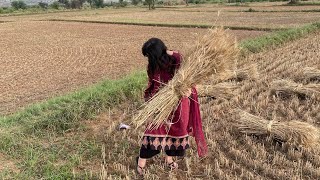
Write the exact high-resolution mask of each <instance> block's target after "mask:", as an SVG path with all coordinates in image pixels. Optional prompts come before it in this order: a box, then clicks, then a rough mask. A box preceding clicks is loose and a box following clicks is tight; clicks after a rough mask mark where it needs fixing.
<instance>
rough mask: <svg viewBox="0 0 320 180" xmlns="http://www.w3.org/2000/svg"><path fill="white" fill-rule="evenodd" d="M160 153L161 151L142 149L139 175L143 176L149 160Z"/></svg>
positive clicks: (138, 167) (138, 168)
mask: <svg viewBox="0 0 320 180" xmlns="http://www.w3.org/2000/svg"><path fill="white" fill-rule="evenodd" d="M159 153H160V150H151V149H145V148H141V149H140V154H139V159H138V166H137V171H138V173H139V174H141V175H142V174H143V168H144V167H145V166H146V163H147V159H149V158H152V157H153V156H155V155H157V154H159Z"/></svg>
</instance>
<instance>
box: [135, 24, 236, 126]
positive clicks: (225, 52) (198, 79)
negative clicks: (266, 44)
mask: <svg viewBox="0 0 320 180" xmlns="http://www.w3.org/2000/svg"><path fill="white" fill-rule="evenodd" d="M238 53H239V49H238V47H237V42H236V40H235V38H234V37H233V36H231V35H230V34H229V33H228V32H227V31H226V30H224V29H222V28H215V29H210V30H209V33H208V34H206V35H205V36H203V37H202V38H200V39H199V40H198V41H197V42H196V43H195V45H194V46H193V48H192V49H191V50H189V51H188V54H186V55H185V57H186V58H184V59H183V61H182V63H181V65H180V69H179V70H178V71H177V72H176V74H175V76H174V77H173V79H172V80H171V81H169V83H168V84H167V85H166V86H164V87H163V88H162V89H160V91H159V92H158V93H156V95H155V96H153V97H152V98H151V99H150V100H149V101H148V102H147V103H145V104H144V108H143V109H142V110H141V111H140V112H139V113H138V115H137V116H135V117H134V120H133V122H134V123H135V124H136V127H139V126H141V125H142V124H144V123H145V122H147V121H148V119H149V118H150V117H152V121H149V126H148V129H154V128H158V127H159V126H161V125H162V124H163V123H165V122H166V121H167V119H168V117H169V116H170V114H171V113H172V112H173V111H174V110H176V108H177V107H178V105H179V101H180V99H181V97H182V96H183V95H184V93H185V92H187V91H188V90H189V89H190V88H191V87H193V86H195V85H196V84H201V83H202V82H204V81H206V80H207V79H208V78H209V77H210V76H211V75H214V76H215V77H216V78H217V79H223V77H226V76H227V75H228V74H227V73H226V72H227V71H228V70H231V69H233V68H234V65H235V59H236V58H237V56H238Z"/></svg>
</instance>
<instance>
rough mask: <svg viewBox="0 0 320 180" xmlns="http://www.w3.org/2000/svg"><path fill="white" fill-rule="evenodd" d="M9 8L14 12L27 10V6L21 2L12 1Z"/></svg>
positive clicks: (20, 0)
mask: <svg viewBox="0 0 320 180" xmlns="http://www.w3.org/2000/svg"><path fill="white" fill-rule="evenodd" d="M11 6H12V7H13V8H14V9H16V10H18V9H27V4H26V3H25V2H24V1H22V0H19V1H12V2H11Z"/></svg>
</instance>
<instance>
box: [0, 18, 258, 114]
mask: <svg viewBox="0 0 320 180" xmlns="http://www.w3.org/2000/svg"><path fill="white" fill-rule="evenodd" d="M205 31H206V30H204V29H188V28H178V29H177V28H161V27H142V26H141V27H140V26H123V25H107V24H87V23H85V24H84V23H65V22H20V23H4V24H2V26H1V27H0V36H1V38H0V52H1V56H0V64H1V72H0V114H7V113H10V112H13V111H15V110H17V109H18V108H20V107H23V106H25V105H27V104H30V103H34V102H38V101H41V100H44V99H47V98H50V97H54V96H56V95H61V94H65V93H66V92H70V91H73V90H76V89H79V88H81V87H85V86H87V85H90V84H93V83H95V82H97V81H100V80H102V79H104V78H107V79H113V78H119V77H120V76H123V75H125V74H128V73H130V72H132V71H134V70H138V69H143V68H144V66H145V64H146V60H145V59H144V58H143V56H142V55H141V52H140V51H141V46H142V44H143V43H144V41H146V40H147V39H148V38H151V37H152V36H156V37H159V38H161V39H163V40H164V41H165V42H166V43H167V46H168V47H169V48H171V49H178V50H181V51H183V47H184V46H185V45H186V44H188V43H192V42H193V41H194V40H195V38H196V35H197V34H202V33H203V32H205ZM232 33H234V34H235V35H236V36H237V37H238V39H239V40H241V39H243V38H249V37H254V36H258V35H261V34H264V32H256V31H250V32H249V31H232Z"/></svg>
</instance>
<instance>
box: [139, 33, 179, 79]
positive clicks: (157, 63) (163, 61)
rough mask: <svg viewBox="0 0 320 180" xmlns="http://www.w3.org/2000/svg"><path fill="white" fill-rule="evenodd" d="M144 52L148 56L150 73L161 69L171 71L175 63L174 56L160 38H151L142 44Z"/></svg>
mask: <svg viewBox="0 0 320 180" xmlns="http://www.w3.org/2000/svg"><path fill="white" fill-rule="evenodd" d="M142 54H143V55H144V56H146V57H148V62H149V64H148V70H149V71H150V73H152V74H153V73H154V72H155V71H156V70H159V69H166V68H169V69H167V70H168V71H171V65H172V64H173V58H172V57H171V56H169V55H168V54H167V47H166V45H165V44H164V43H163V42H162V41H161V39H158V38H151V39H149V40H148V41H147V42H145V43H144V44H143V46H142Z"/></svg>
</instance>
